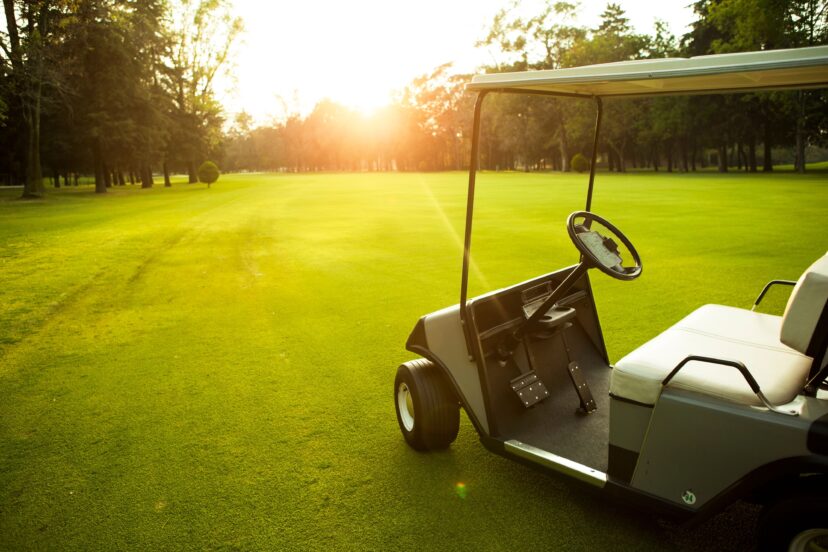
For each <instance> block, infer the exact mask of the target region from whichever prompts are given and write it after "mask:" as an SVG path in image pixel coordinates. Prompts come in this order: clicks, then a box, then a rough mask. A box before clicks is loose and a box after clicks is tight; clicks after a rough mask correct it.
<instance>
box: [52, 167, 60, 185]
mask: <svg viewBox="0 0 828 552" xmlns="http://www.w3.org/2000/svg"><path fill="white" fill-rule="evenodd" d="M52 183H53V185H54V187H55V188H60V173H58V172H57V171H56V170H54V169H52Z"/></svg>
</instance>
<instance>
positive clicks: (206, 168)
mask: <svg viewBox="0 0 828 552" xmlns="http://www.w3.org/2000/svg"><path fill="white" fill-rule="evenodd" d="M220 174H221V172H220V171H219V168H218V166H216V164H215V163H213V162H212V161H205V162H204V163H202V164H201V166H200V167H199V168H198V179H199V180H200V181H201V182H204V183H205V184H207V187H208V188H209V187H210V184H212V183H213V182H215V181H216V180H218V178H219V175H220Z"/></svg>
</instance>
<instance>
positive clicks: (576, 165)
mask: <svg viewBox="0 0 828 552" xmlns="http://www.w3.org/2000/svg"><path fill="white" fill-rule="evenodd" d="M571 164H572V170H574V171H578V172H579V173H582V172H585V171H588V170H589V160H588V159H587V158H586V157H584V156H583V155H581V154H580V153H576V154H575V156H574V157H572V163H571Z"/></svg>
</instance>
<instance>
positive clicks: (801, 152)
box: [795, 90, 805, 173]
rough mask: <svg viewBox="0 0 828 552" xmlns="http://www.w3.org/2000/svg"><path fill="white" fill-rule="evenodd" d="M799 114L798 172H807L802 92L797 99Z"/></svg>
mask: <svg viewBox="0 0 828 552" xmlns="http://www.w3.org/2000/svg"><path fill="white" fill-rule="evenodd" d="M797 101H798V103H799V106H798V107H799V113H798V114H797V117H796V164H795V167H796V172H798V173H804V172H805V92H804V91H802V90H800V91H799V95H798V97H797Z"/></svg>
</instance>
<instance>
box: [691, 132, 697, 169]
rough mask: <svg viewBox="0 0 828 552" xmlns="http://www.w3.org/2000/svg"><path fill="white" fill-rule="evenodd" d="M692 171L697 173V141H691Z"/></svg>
mask: <svg viewBox="0 0 828 552" xmlns="http://www.w3.org/2000/svg"><path fill="white" fill-rule="evenodd" d="M690 170H691V171H693V172H696V140H695V138H694V139H692V140H690Z"/></svg>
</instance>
